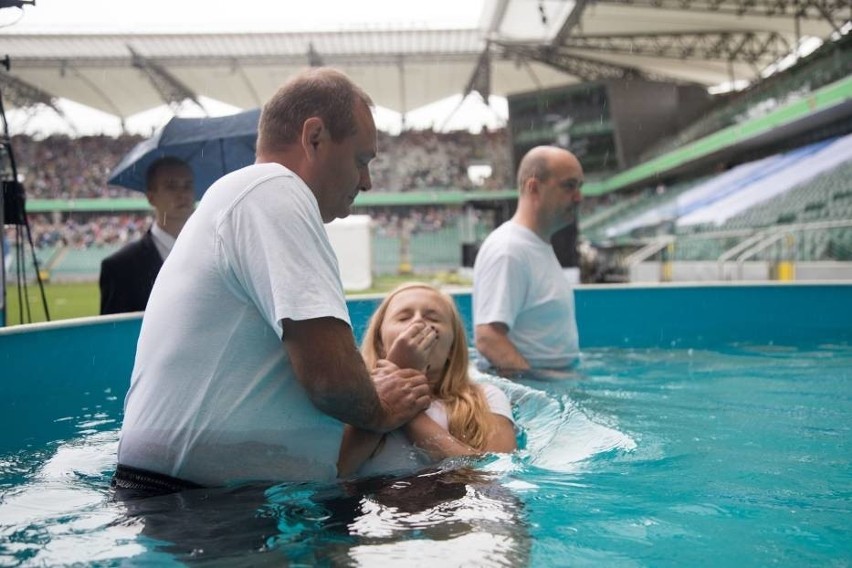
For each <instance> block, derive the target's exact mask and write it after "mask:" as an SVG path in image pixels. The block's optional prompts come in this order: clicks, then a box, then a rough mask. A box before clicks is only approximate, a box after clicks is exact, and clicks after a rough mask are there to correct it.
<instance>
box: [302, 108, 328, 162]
mask: <svg viewBox="0 0 852 568" xmlns="http://www.w3.org/2000/svg"><path fill="white" fill-rule="evenodd" d="M324 135H325V125H324V124H323V122H322V119H321V118H320V117H318V116H312V117H310V118H309V119H307V120H306V121H305V122H304V124H302V148H303V149H304V150H305V153H306V154H307V155H308V156H314V155H315V154H316V151H317V148H318V147H319V144H320V142H321V141H322V138H323V136H324Z"/></svg>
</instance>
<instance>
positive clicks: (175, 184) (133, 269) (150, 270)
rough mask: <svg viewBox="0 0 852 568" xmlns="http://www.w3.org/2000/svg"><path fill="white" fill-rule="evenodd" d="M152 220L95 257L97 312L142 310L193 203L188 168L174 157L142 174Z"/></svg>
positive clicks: (161, 160) (189, 170) (155, 163)
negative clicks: (127, 239)
mask: <svg viewBox="0 0 852 568" xmlns="http://www.w3.org/2000/svg"><path fill="white" fill-rule="evenodd" d="M145 195H146V196H147V198H148V203H150V204H151V206H152V207H153V208H154V214H155V219H154V223H152V225H151V228H150V229H149V230H148V232H146V233H145V235H143V236H142V238H141V239H139V240H137V241H134V242H132V243H130V244H128V245H126V246H124V247H123V248H122V249H121V250H119V251H118V252H116V253H114V254H112V255H110V256H108V257H107V258H105V259H104V260H103V262H101V275H100V290H101V314H102V315H103V314H118V313H122V312H137V311H142V310H144V309H145V306H146V304H147V303H148V296H150V295H151V288H152V287H153V286H154V280H155V279H156V278H157V274H158V273H159V272H160V267H161V266H162V265H163V261H164V260H165V259H166V257H167V256H168V255H169V252H171V250H172V247H173V246H174V244H175V239H176V238H177V236H178V234H179V233H180V231H181V229H183V226H184V224H185V223H186V221H187V219H189V216H190V215H191V214H192V211H193V208H194V206H195V190H194V184H193V178H192V170H191V169H190V168H189V166H188V165H187V164H186V163H185V162H184V161H183V160H180V159H179V158H175V157H172V156H166V157H163V158H159V159H158V160H156V161H155V162H153V163H152V164H151V165H150V166H149V167H148V171H147V175H146V191H145Z"/></svg>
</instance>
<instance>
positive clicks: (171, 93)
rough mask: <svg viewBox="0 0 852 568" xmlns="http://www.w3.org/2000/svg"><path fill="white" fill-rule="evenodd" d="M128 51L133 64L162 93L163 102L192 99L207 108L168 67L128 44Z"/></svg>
mask: <svg viewBox="0 0 852 568" xmlns="http://www.w3.org/2000/svg"><path fill="white" fill-rule="evenodd" d="M127 49H128V51H130V54H131V56H132V58H133V59H132V64H133V66H134V67H136V68H137V69H139V70H140V71H142V72H143V73H145V75H146V76H147V77H148V80H149V81H151V84H152V85H153V86H154V89H156V90H157V92H158V93H159V94H160V98H161V99H163V102H164V103H166V104H168V105H170V106H175V105H181V104H183V102H184V101H187V100H189V101H192V102H193V103H195V104H196V105H197V106H198V108H200V109H201V110H202V111H204V112H205V114H206V112H207V110H206V109H205V108H204V107H203V106H202V105H201V103H199V102H198V97H197V95H196V94H195V93H194V92H193V91H192V90H190V88H189V87H187V86H186V85H184V84H183V83H182V82H181V81H180V80H178V78H177V77H175V76H174V75H172V74H171V73H169V72H168V71H166V69H165V68H164V67H163V66H161V65H160V64H158V63H155V62H153V61H151V60H150V59H147V58H145V57H143V56H141V55H139V54H138V53H137V52H136V51H135V50H134V49H133V48H132V47H130V46H129V45H128V46H127Z"/></svg>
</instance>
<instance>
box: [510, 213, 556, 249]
mask: <svg viewBox="0 0 852 568" xmlns="http://www.w3.org/2000/svg"><path fill="white" fill-rule="evenodd" d="M512 221H513V222H515V223H517V224H518V225H520V226H522V227H526V228H527V229H529V230H530V231H532V232H533V233H535V235H536V236H537V237H538V238H540V239H541V240H542V241H544V242H546V243H549V242H550V237H551V236H553V235H552V234H551V233H549V232H548V231H547V230H546V229H545V228H544V227H542V226H541V223H539V221H538V219H537V218H536V216H535V215H533V214H532V212H529V211H525V210H523V209H521V208H520V207H519V208H518V210H517V211H515V215H514V216H513V217H512Z"/></svg>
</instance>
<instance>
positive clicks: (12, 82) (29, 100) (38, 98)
mask: <svg viewBox="0 0 852 568" xmlns="http://www.w3.org/2000/svg"><path fill="white" fill-rule="evenodd" d="M0 89H2V90H3V97H5V98H6V99H7V100H8V101H9V102H10V103H11V105H10V106H12V107H20V108H26V107H30V106H33V105H37V104H42V105H47V106H49V107H50V108H52V109H53V110H55V111H56V112H57V113H58V114H59V115H60V116H63V117H64V116H65V115H64V114H63V113H62V110H60V109H59V107H57V106H56V97H54V96H53V95H51V94H50V93H48V92H46V91H43V90H41V89H39V88H38V87H36V86H34V85H30V84H29V83H27V82H26V81H23V80H21V79H18V78H17V77H13V76H12V75H9V74H8V73H5V72H0Z"/></svg>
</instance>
